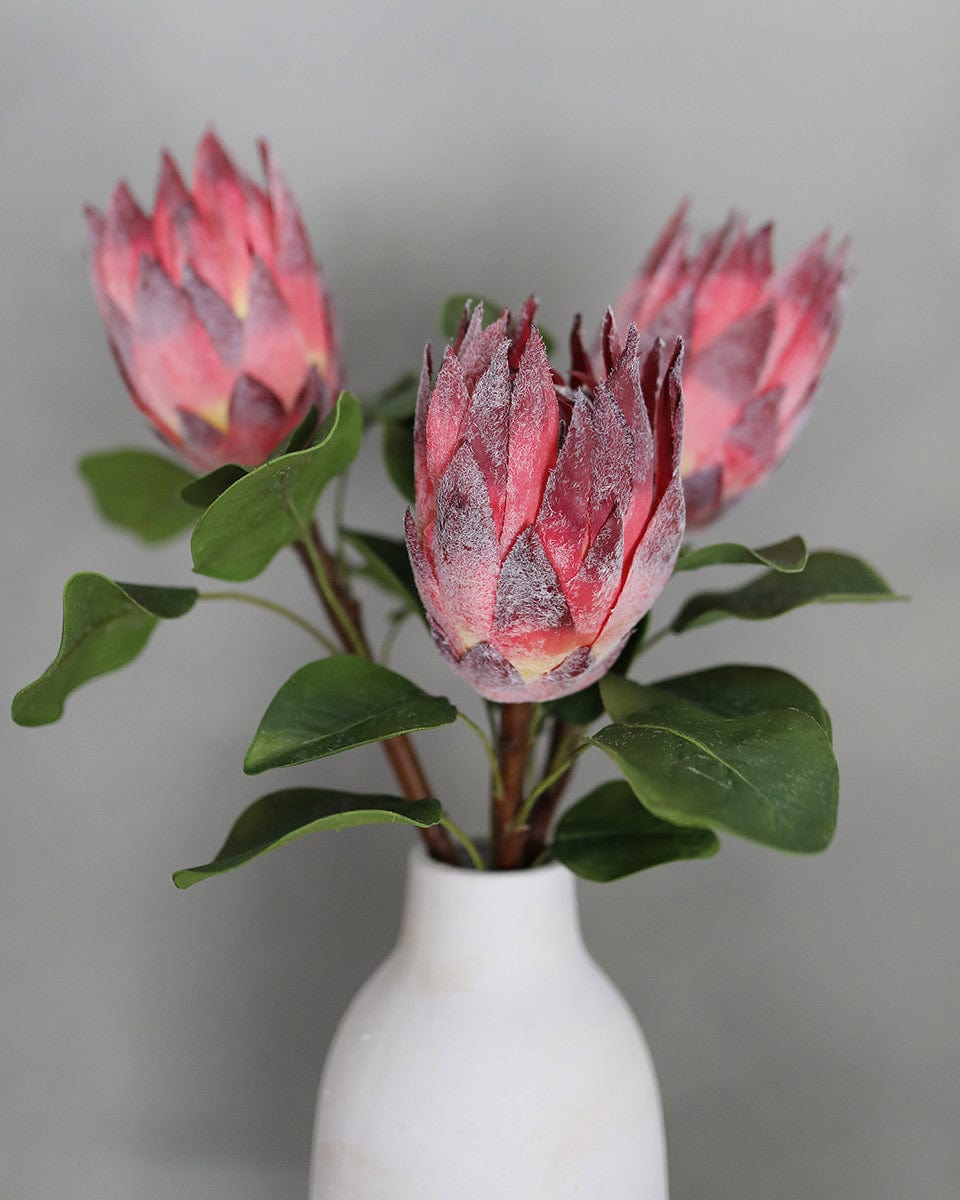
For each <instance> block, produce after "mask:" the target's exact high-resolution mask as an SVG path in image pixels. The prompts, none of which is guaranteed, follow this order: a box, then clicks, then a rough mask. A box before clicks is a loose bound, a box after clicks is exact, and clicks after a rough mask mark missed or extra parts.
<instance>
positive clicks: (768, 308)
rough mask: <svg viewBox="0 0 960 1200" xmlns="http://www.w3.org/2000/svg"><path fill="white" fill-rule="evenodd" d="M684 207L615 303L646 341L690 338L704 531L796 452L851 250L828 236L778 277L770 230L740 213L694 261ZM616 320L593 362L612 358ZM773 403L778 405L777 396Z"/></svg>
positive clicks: (696, 475) (698, 516) (697, 496)
mask: <svg viewBox="0 0 960 1200" xmlns="http://www.w3.org/2000/svg"><path fill="white" fill-rule="evenodd" d="M686 209H687V205H686V203H684V204H682V205H681V206H680V208H679V209H678V210H677V212H676V213H674V215H673V217H671V219H670V221H669V223H668V224H667V227H666V229H665V230H664V232H663V233H662V234H661V236H660V238H659V240H658V241H657V243H656V245H655V247H654V249H653V250H652V251H651V253H650V254H649V255H648V257H647V259H646V261H645V263H644V265H643V267H642V268H641V269H640V271H639V272H638V273H637V275H636V277H635V278H634V280H633V282H632V283H631V285H630V287H629V288H628V289H627V291H626V292H625V293H624V294H623V296H622V297H621V298H620V301H619V303H618V304H617V306H616V310H615V312H616V319H617V321H618V322H619V323H620V324H621V325H622V326H626V325H628V324H630V323H631V322H632V323H634V324H635V325H636V326H637V328H638V329H639V331H640V337H641V342H642V343H643V344H644V345H649V344H651V343H652V342H653V340H654V339H655V338H657V337H662V338H664V339H665V340H666V341H667V342H668V344H669V343H670V342H672V339H673V338H674V337H682V338H683V339H684V343H685V362H684V372H683V377H684V382H683V390H684V395H685V405H686V416H685V422H684V426H685V434H684V446H683V477H684V486H685V489H686V500H687V523H688V524H689V525H690V526H702V525H706V524H707V523H709V522H710V521H712V520H713V519H714V518H716V517H717V516H719V515H720V513H721V512H723V510H724V509H725V508H726V507H727V506H728V505H729V504H731V503H732V502H733V501H734V500H736V499H737V498H738V497H739V496H741V495H743V493H744V492H746V491H748V490H749V489H750V488H752V487H755V486H756V485H757V484H758V483H760V482H762V481H763V480H764V479H765V478H766V476H767V475H769V473H770V472H771V471H772V470H773V468H774V467H775V466H776V465H777V463H778V462H780V460H781V459H782V458H783V456H784V455H785V454H786V453H787V451H788V450H789V448H790V445H791V443H792V441H793V439H794V437H795V436H796V433H797V431H798V429H799V427H800V425H801V424H802V420H803V417H804V415H805V412H806V410H807V406H808V405H809V403H810V400H811V398H812V396H813V393H814V390H815V389H816V386H817V383H818V381H819V378H820V373H821V372H822V370H823V368H824V366H825V364H826V361H827V358H828V357H829V355H830V351H831V350H832V348H833V344H834V341H835V340H836V336H837V331H838V329H839V325H840V319H841V316H842V312H843V305H844V299H845V293H846V284H847V264H846V251H847V247H846V245H845V244H842V245H841V246H840V247H839V249H838V250H836V251H835V252H833V253H832V254H831V252H830V249H829V239H828V237H827V235H826V234H824V235H821V236H820V237H819V238H817V239H816V240H815V241H814V242H812V243H811V244H810V245H809V246H807V247H806V249H804V250H802V251H801V252H800V253H799V254H798V255H797V256H796V257H795V258H794V259H793V261H792V262H791V263H789V264H788V265H787V266H786V267H785V268H783V269H782V270H781V271H779V272H777V273H775V272H774V269H773V259H772V250H771V241H772V234H773V227H772V225H770V224H767V225H764V226H762V227H761V228H759V229H757V230H756V231H754V232H753V233H750V232H749V230H748V228H747V224H746V221H745V220H744V219H743V218H742V217H736V216H733V217H731V218H730V219H729V220H727V221H726V222H725V224H724V225H722V226H721V227H720V228H719V229H717V230H715V231H714V232H713V233H711V234H708V235H707V237H705V238H704V239H703V241H702V242H701V244H700V246H699V247H698V248H697V249H696V251H695V252H694V253H693V254H690V253H688V249H687V247H688V244H689V240H690V233H689V229H688V227H687V222H686ZM608 328H609V323H608V324H605V326H604V330H603V334H602V338H601V345H600V347H599V350H598V353H597V354H596V355H595V358H597V359H598V360H600V361H604V362H607V361H609V350H607V348H606V344H607V339H608V337H609V333H608ZM774 398H775V399H774Z"/></svg>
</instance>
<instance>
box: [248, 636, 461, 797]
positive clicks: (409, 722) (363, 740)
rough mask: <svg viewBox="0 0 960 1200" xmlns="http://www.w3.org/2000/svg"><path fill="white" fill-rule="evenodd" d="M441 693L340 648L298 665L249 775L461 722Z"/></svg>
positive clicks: (260, 732) (258, 739) (260, 733)
mask: <svg viewBox="0 0 960 1200" xmlns="http://www.w3.org/2000/svg"><path fill="white" fill-rule="evenodd" d="M456 716H457V710H456V709H455V708H454V706H453V705H452V704H451V703H450V701H449V700H446V699H445V698H444V697H442V696H430V695H428V694H427V693H426V692H424V691H422V690H421V689H420V688H418V687H417V685H416V684H415V683H411V681H410V680H409V679H405V678H404V677H403V676H402V675H398V674H397V673H396V672H395V671H388V670H387V668H386V667H381V666H378V665H377V664H376V663H373V662H370V661H369V660H368V659H365V658H358V657H356V656H355V655H351V654H335V655H331V656H330V657H329V658H322V659H319V660H318V661H317V662H312V663H308V664H307V665H306V666H305V667H301V668H300V670H299V671H296V672H295V673H294V674H293V675H291V677H290V678H289V679H288V680H287V682H286V683H285V684H284V685H283V687H281V688H280V690H279V691H278V692H277V694H276V695H275V696H274V698H273V699H272V700H271V701H270V704H269V706H268V708H267V711H266V712H265V713H264V715H263V720H262V721H261V722H260V727H259V728H258V729H257V732H256V734H255V735H254V738H253V741H252V742H251V743H250V748H249V749H248V750H247V754H246V758H245V759H244V767H243V769H244V770H245V771H246V772H247V773H248V774H250V775H255V774H257V773H258V772H260V771H266V770H269V769H270V768H271V767H289V766H293V765H294V764H295V763H304V762H311V761H312V760H313V759H317V758H325V757H327V755H330V754H339V753H340V751H342V750H351V749H353V748H354V747H356V746H364V745H366V744H367V743H369V742H378V741H381V740H382V739H384V738H391V737H396V736H397V735H398V734H401V733H413V732H414V731H415V730H417V729H433V728H435V727H436V726H438V725H448V724H449V723H450V722H451V721H454V720H456Z"/></svg>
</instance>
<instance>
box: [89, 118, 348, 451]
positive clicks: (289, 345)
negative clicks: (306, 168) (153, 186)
mask: <svg viewBox="0 0 960 1200" xmlns="http://www.w3.org/2000/svg"><path fill="white" fill-rule="evenodd" d="M260 152H261V157H262V160H263V166H264V171H265V174H266V179H267V189H266V190H264V189H263V188H261V187H259V186H258V185H257V184H256V183H254V182H253V180H251V179H249V178H247V176H246V175H244V174H243V173H242V172H240V171H238V170H237V168H236V167H235V166H234V165H233V163H232V162H231V161H230V159H229V158H228V157H227V155H226V152H225V151H224V149H223V147H222V146H221V145H220V143H219V142H218V141H217V139H216V138H215V137H214V135H213V134H212V133H208V134H207V135H206V136H205V137H204V138H203V140H202V141H201V142H200V145H199V147H198V148H197V156H196V164H195V169H194V177H193V188H192V190H188V189H187V187H186V185H185V184H184V182H183V179H182V178H181V176H180V173H179V171H178V169H177V166H176V164H175V163H174V161H173V159H172V158H171V157H170V156H169V155H168V154H164V155H163V159H162V165H161V169H160V178H159V182H158V184H157V193H156V201H155V204H154V211H153V215H152V216H150V217H147V216H146V215H145V214H144V213H143V212H142V211H141V209H140V208H139V206H138V205H137V202H136V200H135V199H134V198H133V196H132V194H131V192H130V190H129V188H128V187H127V185H126V184H125V183H121V184H120V185H119V186H118V187H117V189H116V191H115V192H114V194H113V197H112V199H111V201H110V204H109V206H108V208H107V211H106V213H105V214H101V213H99V212H98V211H97V210H96V209H93V208H88V209H87V222H88V227H89V239H90V268H91V276H92V279H93V287H94V291H95V293H96V297H97V304H98V306H99V308H100V313H101V315H102V317H103V320H104V322H105V324H106V327H107V336H108V338H109V340H110V346H111V348H112V350H113V353H114V356H115V358H116V360H117V363H118V364H119V367H120V371H121V373H122V374H123V377H124V380H125V381H126V384H127V386H128V388H129V389H130V393H131V395H132V396H133V399H134V402H135V403H136V405H137V406H138V407H139V408H140V409H142V410H143V412H145V413H146V415H147V417H148V419H149V420H150V422H151V424H152V425H153V427H154V429H155V430H156V431H157V433H159V434H160V436H161V437H162V438H163V439H164V441H166V442H168V443H169V444H170V445H172V446H174V447H175V448H176V449H177V450H178V451H179V452H180V454H181V455H182V456H183V457H184V458H185V459H186V460H187V461H188V462H190V463H191V464H192V465H193V466H194V467H197V468H198V469H200V470H201V471H208V470H211V469H212V468H214V467H217V466H220V465H222V464H223V463H226V462H231V461H232V462H240V463H243V464H245V465H256V464H259V463H261V462H263V461H264V459H266V458H267V457H268V455H269V454H270V452H271V451H272V450H273V449H274V448H275V447H276V445H277V443H278V442H280V441H281V439H282V438H283V437H284V436H285V435H286V434H287V433H289V432H290V431H291V430H292V429H293V428H295V427H296V425H297V424H298V423H299V421H300V420H301V419H302V417H303V416H304V415H305V413H306V411H307V409H308V408H309V407H310V405H311V404H316V405H317V406H318V408H319V409H320V410H321V411H325V410H326V409H328V408H329V407H330V404H331V401H332V398H333V397H334V396H335V395H336V393H337V390H338V388H339V385H340V362H339V355H338V349H337V338H336V332H335V330H334V323H333V315H332V310H331V306H330V299H329V296H328V295H327V292H326V290H325V288H324V285H323V281H322V279H321V276H320V273H319V271H318V270H317V267H316V266H315V264H314V261H313V255H312V253H311V249H310V243H309V241H308V239H307V234H306V231H305V230H304V226H303V222H302V220H301V218H300V214H299V212H298V211H297V208H296V205H295V203H294V200H293V197H292V196H291V194H290V192H289V191H288V190H287V187H286V184H285V183H284V181H283V178H282V177H281V175H280V173H279V172H278V171H277V169H276V167H275V166H274V163H273V159H272V158H271V155H270V151H269V149H268V148H267V146H266V144H265V143H261V145H260Z"/></svg>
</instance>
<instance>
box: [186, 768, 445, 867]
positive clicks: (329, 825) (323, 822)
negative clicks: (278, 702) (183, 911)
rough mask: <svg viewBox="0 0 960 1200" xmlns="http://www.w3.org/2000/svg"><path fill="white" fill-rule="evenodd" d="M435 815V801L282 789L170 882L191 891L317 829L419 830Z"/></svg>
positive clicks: (244, 815) (434, 820) (263, 800)
mask: <svg viewBox="0 0 960 1200" xmlns="http://www.w3.org/2000/svg"><path fill="white" fill-rule="evenodd" d="M441 816H442V810H441V808H440V802H439V800H429V799H428V800H401V799H400V797H399V796H377V795H372V796H371V795H357V794H354V793H352V792H336V791H330V790H328V789H326V788H288V789H286V790H285V791H282V792H272V793H271V794H270V795H269V796H263V797H261V798H260V799H259V800H255V801H254V802H253V804H251V805H250V807H249V808H247V809H245V810H244V812H243V813H241V815H240V816H239V817H238V819H237V821H236V824H235V825H234V826H233V828H232V829H231V830H230V833H229V835H228V836H227V840H226V841H225V842H224V844H223V847H222V849H221V850H220V852H219V854H218V855H217V856H216V858H214V859H213V860H212V861H211V862H208V863H206V864H205V865H204V866H202V867H186V868H184V869H183V870H181V871H175V872H174V875H173V882H174V883H175V884H176V885H177V887H178V888H188V887H192V886H193V884H195V883H199V882H200V881H201V880H203V879H209V878H210V877H211V876H213V875H223V874H224V872H226V871H232V870H234V869H235V868H236V867H240V866H243V864H244V863H247V862H250V860H251V859H253V858H259V856H260V855H261V854H267V853H268V852H269V851H271V850H276V849H277V848H278V847H279V846H285V845H286V844H287V843H288V842H293V841H296V839H297V838H302V837H305V836H306V835H307V834H308V833H317V832H319V831H320V830H322V829H351V828H353V827H354V826H356V825H413V826H416V827H417V828H419V829H425V828H427V826H429V825H437V824H439V822H440V818H441Z"/></svg>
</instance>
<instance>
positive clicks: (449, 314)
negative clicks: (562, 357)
mask: <svg viewBox="0 0 960 1200" xmlns="http://www.w3.org/2000/svg"><path fill="white" fill-rule="evenodd" d="M468 304H469V306H470V308H471V311H472V310H473V309H474V308H475V307H476V306H477V305H478V304H482V305H483V328H484V329H486V327H487V326H488V325H492V324H493V322H494V321H495V320H496V319H497V317H499V316H500V314H501V313H502V312H503V310H504V308H505V307H506V306H505V305H503V304H498V303H497V302H496V300H491V299H490V298H489V297H487V296H478V295H476V294H475V293H472V292H458V293H457V294H456V295H455V296H448V297H447V298H446V300H444V302H443V305H442V306H441V308H440V315H439V317H438V318H437V322H438V324H439V326H440V332H441V333H442V334H443V336H444V337H445V338H447V339H448V340H449V339H451V338H455V337H456V336H457V334H458V333H459V332H460V320H461V318H462V317H463V310H464V308H465V307H466V306H467V305H468ZM536 325H537V328H538V329H539V330H540V336H541V337H542V338H543V344H544V346H545V347H546V351H547V354H552V353H553V351H554V349H555V347H556V344H557V339H556V338H555V337H554V336H553V334H552V333H551V332H550V330H549V329H546V328H544V326H543V325H541V324H540V322H539V321H537V322H536Z"/></svg>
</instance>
